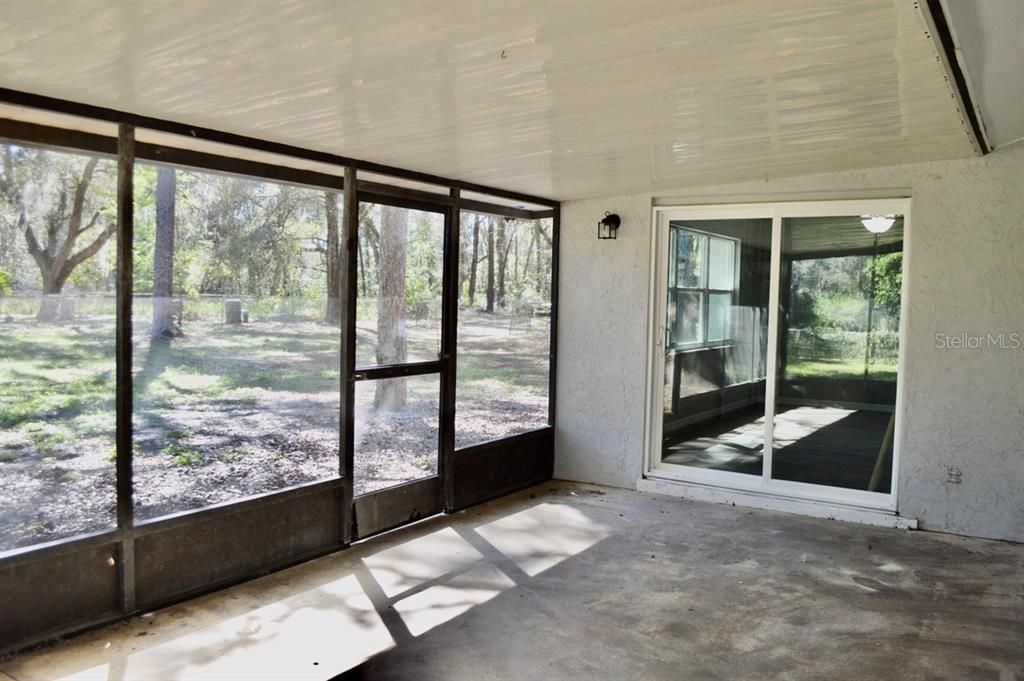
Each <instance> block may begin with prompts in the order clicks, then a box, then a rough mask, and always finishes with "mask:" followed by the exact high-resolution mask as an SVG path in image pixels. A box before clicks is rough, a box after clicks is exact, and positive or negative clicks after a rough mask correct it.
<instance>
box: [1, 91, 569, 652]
mask: <svg viewBox="0 0 1024 681" xmlns="http://www.w3.org/2000/svg"><path fill="white" fill-rule="evenodd" d="M0 102H7V103H11V104H16V105H20V106H26V107H30V108H36V109H42V110H46V111H51V112H57V113H63V114H70V115H75V116H81V117H86V118H91V119H95V120H101V121H108V122H111V123H116V124H117V126H118V134H117V137H113V136H107V135H100V134H95V133H89V132H83V131H78V130H72V129H67V128H61V127H55V126H49V125H40V124H36V123H30V122H25V121H20V120H10V119H0V140H4V141H10V142H14V143H17V144H24V145H38V146H46V147H48V148H59V149H67V150H69V151H72V152H79V153H81V152H86V153H91V154H99V155H103V156H107V157H114V158H116V160H117V167H118V178H117V214H118V218H117V220H118V231H117V266H118V275H117V293H116V301H117V303H116V304H117V322H116V327H115V346H116V350H115V352H116V377H117V379H116V388H115V389H116V395H115V405H116V407H115V409H116V415H117V426H116V434H115V441H116V446H117V451H118V456H117V458H116V462H115V471H116V483H115V485H116V490H117V514H116V516H117V526H116V527H114V528H110V529H104V530H99V531H96V532H90V533H86V534H82V535H77V536H73V537H67V538H63V539H58V540H54V541H51V542H47V543H45V544H40V545H36V546H28V547H23V548H20V549H15V550H11V551H7V552H4V553H3V554H2V555H0V591H4V590H7V588H8V587H10V588H17V589H20V590H21V591H22V592H23V595H25V594H27V596H32V597H33V598H34V599H35V600H34V604H36V605H38V608H36V609H34V610H33V611H28V609H26V612H13V613H8V612H6V609H5V606H3V605H2V604H0V620H2V621H3V622H4V623H3V624H0V654H4V653H8V652H12V651H14V650H18V649H21V648H24V647H26V646H29V645H32V644H35V643H38V642H41V641H45V640H48V639H50V638H53V637H55V636H58V635H63V634H67V633H72V632H76V631H80V630H83V629H85V628H89V627H92V626H98V625H100V624H104V623H108V622H111V621H115V620H117V619H120V618H124V617H127V616H131V615H134V614H137V613H139V612H142V611H143V610H150V609H153V608H156V607H162V606H165V605H169V604H172V603H175V602H178V601H180V600H183V599H186V598H191V597H194V596H196V595H199V594H201V593H205V592H208V591H212V590H215V589H219V588H223V587H225V586H228V585H230V584H232V583H237V582H241V581H245V580H248V579H252V578H254V577H257V576H260V575H262V574H266V573H267V572H270V571H273V570H277V569H282V568H284V567H288V566H290V565H293V564H296V563H299V562H302V561H305V560H309V559H310V558H313V557H316V556H318V555H323V554H326V553H330V552H333V551H337V550H339V549H342V548H345V547H346V546H348V545H349V544H351V543H352V542H353V541H355V540H357V539H361V538H363V537H366V536H368V535H370V534H373V533H376V532H379V531H384V530H387V529H390V528H392V527H395V526H397V525H400V524H403V523H404V522H408V521H410V520H415V519H418V517H422V513H425V512H426V511H428V510H429V511H431V512H433V509H434V508H435V506H436V510H443V511H445V512H452V511H455V510H458V509H460V508H464V507H466V506H468V505H471V504H474V503H479V502H480V501H484V500H486V499H489V498H493V497H495V496H499V495H501V494H505V493H508V492H511V491H514V490H515V489H521V488H524V487H527V486H530V485H532V484H536V483H538V482H542V481H543V480H546V479H550V477H551V470H552V465H553V446H554V445H553V439H554V436H553V426H554V419H555V388H556V365H555V362H556V355H557V353H556V348H557V319H558V260H559V231H560V230H559V228H560V224H559V219H560V209H559V203H558V202H557V201H552V200H550V199H545V198H541V197H536V196H530V195H526V194H521V193H518V192H509V191H505V190H501V189H496V188H490V187H484V186H481V185H476V184H472V183H467V182H461V181H457V180H450V179H446V178H442V177H438V176H435V175H430V174H426V173H420V172H414V171H406V170H403V169H400V168H393V167H391V166H384V165H380V164H375V163H370V162H365V161H360V160H357V159H349V158H346V157H341V156H337V155H333V154H327V153H323V152H317V151H313V150H308V149H302V148H298V147H293V146H290V145H283V144H278V143H274V142H267V141H264V140H258V139H254V138H249V137H244V136H240V135H235V134H231V133H224V132H220V131H216V130H210V129H206V128H197V127H192V126H187V125H184V124H181V123H176V122H172V121H163V120H160V119H155V118H150V117H144V116H137V115H134V114H129V113H126V112H119V111H114V110H111V109H104V108H101V107H93V106H90V105H85V104H79V103H75V102H68V101H65V100H58V99H53V98H49V97H42V96H39V95H33V94H29V93H22V92H17V91H13V90H8V89H3V88H0ZM137 129H148V130H156V131H161V132H167V133H172V134H178V135H187V136H189V137H191V138H194V139H201V140H205V141H209V142H215V143H221V144H229V145H234V146H237V147H241V148H243V149H248V150H256V151H262V152H269V153H274V154H279V155H283V156H288V157H293V158H299V159H305V160H312V161H317V162H320V163H326V164H331V165H335V166H338V170H339V174H338V175H334V174H331V173H323V172H317V171H312V170H305V169H298V168H293V167H290V166H283V165H275V164H273V163H265V162H261V161H250V160H245V159H238V158H233V157H231V156H224V155H219V154H211V153H206V152H200V151H194V150H189V149H181V148H177V147H170V146H164V145H156V144H149V143H145V142H137V141H136V139H135V133H136V130H137ZM136 161H145V162H147V163H157V164H164V165H173V166H177V167H184V168H194V169H198V170H202V171H206V172H221V173H231V174H237V175H244V176H249V177H254V178H257V179H266V180H271V181H275V182H281V183H288V184H297V185H303V186H307V187H313V188H321V189H327V190H334V191H338V192H343V201H344V210H343V212H342V229H341V235H340V239H339V241H340V250H341V254H340V258H341V268H342V287H343V291H339V298H340V306H341V318H342V324H341V325H340V328H339V336H340V340H341V343H340V349H339V371H340V375H341V386H342V394H341V399H340V407H339V424H340V425H339V445H340V449H339V466H338V476H337V477H332V478H328V479H326V480H320V481H315V482H308V483H303V484H299V485H295V486H293V487H289V488H285V489H279V490H275V491H272V492H268V493H264V494H259V495H255V496H250V497H246V498H243V499H240V500H234V501H229V502H224V503H221V504H216V505H213V506H208V507H204V508H200V509H194V510H188V511H183V512H181V513H177V514H173V515H170V516H164V517H161V518H157V519H154V520H149V521H145V522H141V523H137V522H136V519H135V517H134V505H133V498H132V497H133V488H132V466H133V462H132V458H133V457H132V446H131V443H132V418H131V414H132V399H133V395H132V391H133V384H132V376H131V367H132V357H131V355H132V347H131V333H132V329H131V306H132V289H133V266H132V265H133V263H132V253H133V250H132V248H133V232H134V222H133V220H134V214H133V213H134V201H133V181H134V172H133V171H134V166H135V163H136ZM359 170H364V171H367V172H372V173H375V174H383V175H390V176H392V177H396V178H401V179H406V180H414V181H418V182H426V183H430V184H436V185H438V186H440V187H446V188H447V189H448V192H447V193H446V194H444V193H434V192H428V191H423V190H420V189H411V188H407V187H401V186H391V185H387V184H383V183H379V182H367V181H361V180H359V179H358V177H357V175H358V171H359ZM346 187H348V188H353V187H355V188H356V191H345V188H346ZM463 190H465V191H472V192H474V193H477V194H489V195H492V196H495V197H498V198H501V199H504V200H511V201H517V202H522V203H527V204H532V205H540V206H544V208H543V209H541V210H527V209H524V208H519V207H513V206H506V205H502V204H498V203H489V202H486V201H479V200H467V199H463V198H462V191H463ZM361 201H368V202H375V203H381V204H387V205H399V206H405V207H410V208H419V209H423V210H431V211H433V212H440V213H443V214H444V216H445V234H444V249H445V250H444V273H443V275H444V276H443V281H442V348H441V354H440V357H439V359H438V360H436V361H430V362H413V363H407V364H402V365H394V366H389V367H359V368H357V367H356V361H355V321H356V305H355V292H356V285H357V280H356V272H357V268H356V258H357V253H358V241H357V240H358V229H359V224H358V213H359V211H358V205H359V203H360V202H361ZM463 210H466V211H472V212H476V213H485V214H489V215H495V216H501V217H509V218H519V219H547V218H550V219H551V220H552V255H551V258H552V260H551V333H550V342H551V345H550V352H549V359H550V365H549V372H550V373H549V394H548V426H547V427H545V428H540V429H537V430H533V431H530V432H526V433H521V434H518V435H514V436H511V437H507V438H500V439H497V440H493V441H490V442H485V443H480V444H476V445H473V446H471V447H466V448H463V449H459V450H456V449H455V378H456V371H457V355H456V352H457V342H458V339H457V332H458V271H459V235H460V228H461V217H460V216H461V211H463ZM433 373H437V374H439V376H440V384H441V395H440V414H439V417H440V422H439V459H438V475H437V476H432V477H430V478H425V479H423V480H417V481H413V482H412V483H407V484H405V485H399V486H397V487H392V488H388V489H385V490H380V491H378V492H374V493H370V494H367V495H363V496H361V497H359V498H356V497H354V490H353V483H354V480H353V472H354V457H353V444H354V443H353V435H354V406H355V405H354V400H355V383H356V382H357V381H360V380H372V379H378V378H390V377H398V376H415V375H424V374H433ZM513 456H515V457H519V458H517V459H516V460H515V461H514V462H513V464H512V465H508V463H509V459H508V458H507V457H513ZM435 495H436V496H435ZM396 498H401V499H405V500H407V501H408V509H411V511H409V512H408V513H407V514H406V515H403V514H402V512H401V511H402V509H400V508H396V507H395V505H394V504H393V503H392V501H391V500H393V499H396ZM283 509H287V512H282V511H283ZM317 509H318V510H319V511H324V510H325V509H334V510H333V512H330V513H327V514H326V515H327V517H324V514H323V513H319V514H317V515H315V516H314V518H317V519H321V518H322V519H323V520H322V522H320V521H319V520H318V522H319V525H318V527H316V528H313V530H312V531H307V532H305V534H303V531H304V530H306V529H307V527H306V526H305V525H303V521H305V520H309V518H305V517H304V516H303V514H304V513H305V514H308V513H310V512H312V510H317ZM408 509H407V510H408ZM360 511H362V513H363V515H364V520H365V522H364V523H363V526H362V527H359V526H358V524H357V518H358V514H359V512H360ZM293 517H294V520H289V519H290V518H293ZM274 522H278V525H277V527H279V529H278V530H276V532H277V534H276V535H274V536H273V537H271V539H273V540H275V541H277V540H280V541H277V543H276V544H274V542H273V541H270V542H268V543H270V544H274V545H273V546H271V547H269V548H266V547H263V546H260V547H258V548H253V549H252V550H251V553H252V555H249V552H247V553H246V555H245V556H243V557H240V556H239V553H238V552H237V551H235V552H232V548H231V546H226V544H230V542H217V541H214V540H213V539H212V537H215V536H221V535H223V534H224V533H227V534H229V535H231V537H232V538H233V539H234V540H235V541H236V543H243V544H246V542H247V541H248V544H246V545H247V546H251V545H252V544H255V543H258V542H259V540H263V539H267V536H266V533H267V532H268V530H266V529H264V528H265V527H266V526H267V525H269V524H272V523H274ZM289 523H291V524H289ZM306 525H308V523H306ZM201 527H214V528H217V532H220V533H221V534H220V535H218V534H217V532H214V534H213V535H209V534H200V539H202V540H203V541H206V542H207V544H208V545H206V550H205V551H206V552H205V553H204V555H202V556H201V558H202V561H204V562H205V564H206V566H207V569H198V568H196V571H195V574H194V575H191V576H190V575H189V574H186V572H187V571H185V570H184V568H181V569H182V570H183V574H182V575H177V573H174V574H175V576H176V577H181V579H180V580H179V581H180V582H181V584H179V585H178V586H175V587H174V588H167V589H164V587H162V586H161V587H160V588H158V589H157V590H156V591H154V590H153V588H152V586H151V583H152V582H153V578H152V577H151V576H150V575H149V574H148V573H145V574H143V573H139V572H138V569H139V568H138V566H139V564H140V563H139V561H140V560H141V561H142V563H141V564H142V565H144V566H146V565H161V566H165V565H168V564H170V565H174V566H175V569H176V570H177V569H179V563H178V561H179V560H180V559H181V557H182V554H181V553H175V548H174V547H175V546H178V547H180V546H181V545H182V544H183V543H188V542H191V541H192V539H193V538H194V537H195V534H194V533H195V532H196V529H197V528H201ZM236 534H237V536H234V535H236ZM282 537H287V538H288V540H287V541H286V540H283V539H281V538H282ZM211 542H212V543H211ZM221 544H225V545H224V546H222V545H221ZM98 556H99V557H101V558H103V560H102V565H95V566H92V567H90V565H91V563H81V564H80V565H78V562H79V561H84V560H88V561H93V562H95V561H96V560H97V557H98ZM218 559H220V560H221V561H222V562H224V564H225V565H226V566H227V567H223V566H221V567H223V569H221V570H220V573H218V574H217V575H214V576H211V573H210V569H208V567H209V566H210V565H212V566H214V567H218V566H220V564H219V563H218ZM231 561H234V563H235V564H236V565H235V567H233V568H232V567H231V566H230V565H227V564H228V563H231ZM61 566H64V568H63V569H65V570H67V569H71V570H72V572H71V573H68V574H70V575H76V576H75V577H74V580H77V581H79V582H82V581H83V580H85V582H87V581H88V580H89V579H93V582H92V583H90V584H91V585H92V586H91V587H89V588H94V589H98V590H96V591H95V593H92V592H89V593H77V592H76V598H73V599H69V598H68V596H67V594H64V595H63V596H62V595H61V592H60V589H59V588H58V589H55V588H54V587H55V585H54V583H53V580H52V578H51V577H50V575H51V572H52V571H53V570H54V569H59V568H61ZM68 566H72V567H68ZM69 579H71V578H70V577H69ZM190 579H191V581H190ZM74 580H72V581H74ZM96 580H99V581H98V582H97V581H96ZM85 582H83V584H85ZM137 582H138V583H141V584H142V585H143V587H144V588H143V591H142V592H141V593H142V598H139V597H138V596H139V593H140V592H138V584H137ZM98 585H105V586H98ZM57 586H58V587H59V586H61V585H57ZM86 586H88V585H86ZM86 586H83V587H82V588H86ZM161 589H162V590H161ZM87 590H88V589H87ZM111 595H113V596H114V601H113V602H111V601H110V598H109V597H110V596H111ZM27 596H26V597H27ZM8 615H12V616H8Z"/></svg>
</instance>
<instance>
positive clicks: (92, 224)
mask: <svg viewBox="0 0 1024 681" xmlns="http://www.w3.org/2000/svg"><path fill="white" fill-rule="evenodd" d="M111 170H112V167H111V164H110V163H109V162H102V163H101V161H100V159H99V158H98V157H95V156H92V157H87V156H80V155H77V154H74V155H73V154H66V153H58V152H52V151H47V150H42V149H30V148H25V147H17V146H14V145H9V144H5V145H3V175H2V176H0V194H2V195H3V196H4V203H5V204H6V206H7V207H8V210H10V211H11V212H12V213H13V214H14V215H16V216H17V218H16V224H17V226H16V229H17V231H19V232H21V233H22V234H23V235H24V238H25V244H26V247H27V251H28V254H29V255H30V256H31V257H32V259H33V261H34V262H35V264H36V266H37V268H38V269H39V274H40V277H41V279H42V292H43V293H44V294H59V293H61V292H62V291H63V289H64V285H65V284H66V283H67V281H68V279H69V277H70V276H71V274H72V272H74V270H75V268H77V267H78V266H80V265H81V264H82V263H84V262H86V261H87V260H88V259H89V258H92V257H93V256H94V255H96V254H97V253H98V252H99V251H100V250H101V249H102V248H103V246H104V245H105V244H106V243H107V242H108V241H109V240H110V238H111V237H113V236H114V234H115V233H116V232H117V221H116V218H115V212H114V210H113V208H112V205H111V203H112V202H111V201H109V199H110V198H111V192H110V184H111V182H110V180H111V176H112V175H113V172H111ZM97 185H100V186H99V187H98V188H97ZM104 189H105V190H106V197H104V191H103V190H104ZM104 198H107V199H108V201H104ZM37 230H38V232H39V233H38V234H37ZM57 312H58V305H57V301H54V300H50V299H44V301H43V303H42V305H41V306H40V309H39V314H38V317H39V319H41V320H50V319H54V318H56V316H57Z"/></svg>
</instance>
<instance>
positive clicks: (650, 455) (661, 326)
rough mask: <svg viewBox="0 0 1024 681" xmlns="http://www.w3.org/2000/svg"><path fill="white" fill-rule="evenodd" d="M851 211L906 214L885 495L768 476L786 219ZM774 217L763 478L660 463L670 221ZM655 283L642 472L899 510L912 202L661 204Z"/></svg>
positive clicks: (655, 220)
mask: <svg viewBox="0 0 1024 681" xmlns="http://www.w3.org/2000/svg"><path fill="white" fill-rule="evenodd" d="M848 215H901V216H903V282H902V289H901V300H900V330H899V359H898V362H897V380H896V405H895V408H894V409H895V416H896V422H895V432H894V437H893V456H892V473H891V485H890V491H889V493H887V494H883V493H879V492H868V491H862V490H854V489H846V488H841V487H831V486H828V485H818V484H811V483H803V482H793V481H789V480H776V479H773V478H772V477H771V471H772V445H773V442H774V432H773V431H774V425H775V424H774V416H775V402H776V388H777V386H776V383H777V373H778V329H779V309H780V306H779V299H780V295H781V293H782V292H781V291H780V286H781V283H780V278H781V264H782V220H783V219H784V218H796V217H832V216H848ZM757 218H760V219H771V221H772V235H771V278H770V283H769V308H768V347H767V354H768V358H767V368H766V379H765V429H764V438H765V440H764V449H763V457H762V470H761V475H760V476H758V475H748V474H744V473H735V472H730V471H720V470H714V469H708V468H696V467H691V466H684V465H679V464H671V463H662V461H661V443H662V434H663V431H662V424H663V419H664V396H665V389H664V378H665V351H666V348H665V338H666V315H667V294H668V285H667V282H668V267H669V258H670V253H669V252H668V244H669V224H670V222H672V221H674V220H730V219H757ZM652 227H653V232H652V239H651V263H652V267H651V282H650V295H649V300H648V310H649V314H648V352H649V356H648V361H647V366H648V367H649V372H648V377H647V378H648V391H647V399H646V405H645V406H646V414H647V431H646V433H645V437H644V440H645V447H644V449H645V457H644V475H645V477H650V478H660V479H665V480H676V481H681V482H687V483H694V484H699V485H708V486H712V487H719V488H726V489H734V490H741V491H745V492H757V493H762V494H766V495H771V496H778V497H782V498H791V499H800V500H810V501H820V502H825V503H829V504H842V505H847V506H853V507H857V508H866V509H873V510H881V511H887V512H895V511H896V510H897V496H898V494H897V493H898V487H899V461H900V450H901V449H902V444H903V421H904V393H905V390H904V384H905V382H906V381H905V373H904V368H905V358H906V328H907V291H908V281H909V279H910V241H911V226H910V199H858V200H845V201H799V202H795V201H794V202H775V203H746V204H727V205H721V204H718V205H697V206H657V207H655V208H654V211H653V217H652Z"/></svg>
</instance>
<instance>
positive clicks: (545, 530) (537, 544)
mask: <svg viewBox="0 0 1024 681" xmlns="http://www.w3.org/2000/svg"><path fill="white" fill-rule="evenodd" d="M476 531H477V533H478V534H479V535H480V536H481V537H483V538H484V539H486V540H487V541H488V542H490V543H491V545H493V546H494V547H495V548H496V549H498V550H499V551H501V552H502V553H503V554H505V556H507V557H508V558H509V559H510V560H512V561H513V562H514V563H515V564H516V565H517V566H518V567H519V569H520V570H522V571H523V572H525V573H526V574H527V575H529V576H530V577H535V576H536V575H538V574H540V573H541V572H544V571H545V570H548V569H550V568H552V567H554V566H555V565H558V564H559V563H561V562H562V561H563V560H565V559H566V558H569V557H571V556H574V555H576V554H578V553H582V552H583V551H586V550H587V549H588V548H590V547H591V546H593V545H594V544H596V543H597V542H599V541H601V540H602V539H604V538H605V537H607V536H608V535H609V534H610V530H609V529H608V528H607V527H605V526H604V525H602V524H600V523H597V522H595V521H593V520H591V519H590V518H588V517H587V516H586V515H584V514H583V513H581V512H580V511H579V510H577V509H575V508H571V507H569V506H564V505H562V504H553V503H544V504H539V505H537V506H534V507H532V508H529V509H527V510H525V511H520V512H519V513H514V514H512V515H510V516H506V517H504V518H499V519H498V520H494V521H492V522H489V523H486V524H484V525H481V526H480V527H478V528H476Z"/></svg>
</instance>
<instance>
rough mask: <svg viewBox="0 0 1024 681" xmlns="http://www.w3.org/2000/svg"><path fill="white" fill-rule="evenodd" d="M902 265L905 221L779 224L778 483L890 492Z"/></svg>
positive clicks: (880, 218)
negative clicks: (780, 235)
mask: <svg viewBox="0 0 1024 681" xmlns="http://www.w3.org/2000/svg"><path fill="white" fill-rule="evenodd" d="M868 225H870V226H872V227H874V229H876V230H877V229H881V228H883V227H885V231H884V232H880V233H877V232H873V231H869V230H868V229H867V226H868ZM887 225H888V226H887ZM902 264H903V218H902V217H900V216H888V217H883V216H878V217H876V218H873V219H872V220H867V219H865V218H863V217H862V216H859V215H852V216H845V217H800V218H783V220H782V253H781V259H780V270H779V282H780V283H779V309H780V313H779V326H778V329H779V332H778V349H777V352H776V365H777V367H776V389H775V395H774V396H773V399H774V417H773V436H772V445H773V446H772V466H771V476H772V478H773V479H775V480H786V481H791V482H802V483H812V484H816V485H827V486H831V487H840V488H846V489H854V490H861V491H869V492H880V493H889V492H890V491H891V479H892V456H893V441H894V430H895V406H896V384H897V378H898V376H897V373H898V371H897V366H898V357H899V323H900V303H901V299H900V289H901V282H902Z"/></svg>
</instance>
